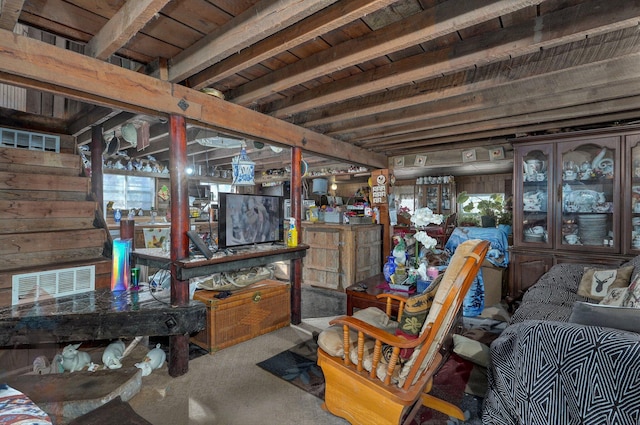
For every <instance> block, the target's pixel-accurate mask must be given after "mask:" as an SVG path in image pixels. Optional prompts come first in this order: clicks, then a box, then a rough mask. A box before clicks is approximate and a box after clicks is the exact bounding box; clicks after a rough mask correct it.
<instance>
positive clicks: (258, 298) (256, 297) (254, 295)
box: [252, 292, 262, 303]
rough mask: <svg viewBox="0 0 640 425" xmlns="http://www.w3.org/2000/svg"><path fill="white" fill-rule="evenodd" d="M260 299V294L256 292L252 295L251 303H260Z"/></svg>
mask: <svg viewBox="0 0 640 425" xmlns="http://www.w3.org/2000/svg"><path fill="white" fill-rule="evenodd" d="M261 299H262V294H261V293H260V292H256V293H255V294H253V298H252V300H253V302H254V303H257V302H260V300H261Z"/></svg>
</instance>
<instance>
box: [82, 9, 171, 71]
mask: <svg viewBox="0 0 640 425" xmlns="http://www.w3.org/2000/svg"><path fill="white" fill-rule="evenodd" d="M169 1H170V0H135V1H127V2H125V3H124V4H123V5H122V7H121V8H120V10H118V12H116V14H115V15H114V16H113V17H112V18H111V19H109V21H107V23H106V24H105V25H104V26H103V27H102V28H101V29H100V31H98V33H97V34H96V35H95V36H93V38H92V39H91V40H90V41H89V43H88V44H87V46H86V49H85V53H86V54H87V55H89V56H91V57H94V58H96V59H100V60H107V59H109V57H110V56H111V55H113V54H114V53H115V52H117V51H118V50H119V49H120V48H121V47H122V46H124V45H125V44H127V43H128V42H129V41H130V40H131V38H133V36H134V35H136V34H137V33H138V32H139V31H140V30H142V29H143V28H144V27H145V25H147V23H148V22H149V21H150V20H151V19H153V18H154V16H155V15H156V14H157V13H158V12H160V10H162V8H163V7H164V6H165V5H166V4H167V3H169Z"/></svg>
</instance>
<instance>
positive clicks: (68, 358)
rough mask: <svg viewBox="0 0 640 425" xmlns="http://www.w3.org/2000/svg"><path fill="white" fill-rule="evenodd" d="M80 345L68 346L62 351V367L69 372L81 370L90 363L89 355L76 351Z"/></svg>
mask: <svg viewBox="0 0 640 425" xmlns="http://www.w3.org/2000/svg"><path fill="white" fill-rule="evenodd" d="M79 347H80V344H75V345H74V344H69V345H67V346H66V347H64V349H63V350H62V367H63V368H64V370H68V371H69V372H75V371H77V370H82V369H83V368H84V367H85V366H89V364H90V363H91V357H90V356H89V353H86V352H84V351H78V348H79Z"/></svg>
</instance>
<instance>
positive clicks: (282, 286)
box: [191, 280, 291, 353]
mask: <svg viewBox="0 0 640 425" xmlns="http://www.w3.org/2000/svg"><path fill="white" fill-rule="evenodd" d="M216 294H218V292H216V291H196V293H195V295H194V297H193V299H194V300H198V301H202V302H204V303H205V304H206V305H207V327H206V329H204V330H203V331H200V332H199V333H198V334H196V335H195V336H194V337H192V338H191V341H192V342H193V343H195V344H197V345H199V346H200V347H202V348H204V349H205V350H208V351H209V352H210V353H213V352H215V351H217V350H221V349H223V348H226V347H229V346H231V345H234V344H238V343H240V342H242V341H246V340H248V339H251V338H254V337H256V336H258V335H262V334H265V333H267V332H271V331H274V330H276V329H279V328H282V327H284V326H287V325H289V323H290V320H291V319H290V317H291V304H290V285H289V284H288V283H286V282H279V281H275V280H263V281H260V282H257V283H254V284H253V285H250V286H248V287H246V288H244V289H241V290H238V291H234V292H232V293H231V295H230V296H229V297H228V298H225V299H218V298H215V297H214V296H215V295H216Z"/></svg>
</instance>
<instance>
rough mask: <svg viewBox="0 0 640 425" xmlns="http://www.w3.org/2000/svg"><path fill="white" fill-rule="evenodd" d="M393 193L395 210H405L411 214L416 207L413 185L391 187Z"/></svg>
mask: <svg viewBox="0 0 640 425" xmlns="http://www.w3.org/2000/svg"><path fill="white" fill-rule="evenodd" d="M393 194H394V196H395V207H396V211H397V212H401V211H407V212H408V213H409V214H413V212H414V211H415V209H416V202H415V195H414V187H413V186H395V187H394V188H393Z"/></svg>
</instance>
